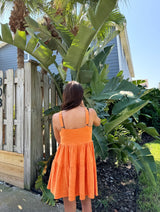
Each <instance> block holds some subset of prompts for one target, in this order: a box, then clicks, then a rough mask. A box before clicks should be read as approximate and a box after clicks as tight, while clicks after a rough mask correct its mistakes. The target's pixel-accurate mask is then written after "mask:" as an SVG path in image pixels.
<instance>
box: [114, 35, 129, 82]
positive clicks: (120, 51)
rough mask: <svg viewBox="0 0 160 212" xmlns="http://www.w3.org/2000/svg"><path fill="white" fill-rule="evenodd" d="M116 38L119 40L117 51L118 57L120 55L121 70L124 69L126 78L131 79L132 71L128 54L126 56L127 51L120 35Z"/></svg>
mask: <svg viewBox="0 0 160 212" xmlns="http://www.w3.org/2000/svg"><path fill="white" fill-rule="evenodd" d="M116 40H117V52H118V57H119V59H118V61H119V71H123V76H124V78H125V79H130V80H131V75H130V72H129V68H128V64H127V60H126V56H125V53H124V51H123V48H122V44H121V40H120V37H119V35H118V36H117V37H116Z"/></svg>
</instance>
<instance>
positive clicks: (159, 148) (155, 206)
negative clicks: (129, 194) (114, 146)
mask: <svg viewBox="0 0 160 212" xmlns="http://www.w3.org/2000/svg"><path fill="white" fill-rule="evenodd" d="M146 145H147V147H148V148H149V149H150V151H151V153H152V155H153V156H154V159H155V162H156V166H157V186H156V187H153V186H152V185H150V182H148V180H147V179H146V178H145V177H144V175H143V174H141V175H140V177H139V182H140V186H141V189H142V191H141V193H140V195H139V199H138V207H139V209H140V211H141V212H160V142H153V143H148V144H146Z"/></svg>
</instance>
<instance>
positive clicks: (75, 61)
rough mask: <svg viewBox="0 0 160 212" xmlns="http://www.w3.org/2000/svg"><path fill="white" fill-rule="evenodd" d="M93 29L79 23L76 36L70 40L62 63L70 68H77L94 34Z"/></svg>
mask: <svg viewBox="0 0 160 212" xmlns="http://www.w3.org/2000/svg"><path fill="white" fill-rule="evenodd" d="M94 34H95V32H94V30H93V29H91V28H89V27H87V26H86V25H81V26H80V28H79V32H78V34H77V36H76V37H75V38H74V40H73V41H72V44H71V47H70V48H69V50H68V52H67V55H66V56H65V57H64V62H63V65H64V66H66V67H68V68H70V69H72V70H79V68H80V66H81V63H82V60H83V57H84V54H85V52H86V50H87V49H88V46H89V44H90V42H91V40H92V38H93V36H94ZM82 38H83V39H82Z"/></svg>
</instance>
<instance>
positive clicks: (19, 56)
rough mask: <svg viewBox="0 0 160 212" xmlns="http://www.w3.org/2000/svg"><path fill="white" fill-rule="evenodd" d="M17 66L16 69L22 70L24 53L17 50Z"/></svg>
mask: <svg viewBox="0 0 160 212" xmlns="http://www.w3.org/2000/svg"><path fill="white" fill-rule="evenodd" d="M17 65H18V68H24V51H23V50H21V49H19V48H17Z"/></svg>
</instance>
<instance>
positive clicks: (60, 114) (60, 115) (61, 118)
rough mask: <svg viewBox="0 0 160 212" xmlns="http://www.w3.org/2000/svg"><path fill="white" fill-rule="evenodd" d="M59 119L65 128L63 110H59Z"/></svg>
mask: <svg viewBox="0 0 160 212" xmlns="http://www.w3.org/2000/svg"><path fill="white" fill-rule="evenodd" d="M59 121H60V124H61V127H62V128H64V122H63V117H62V111H60V112H59Z"/></svg>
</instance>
